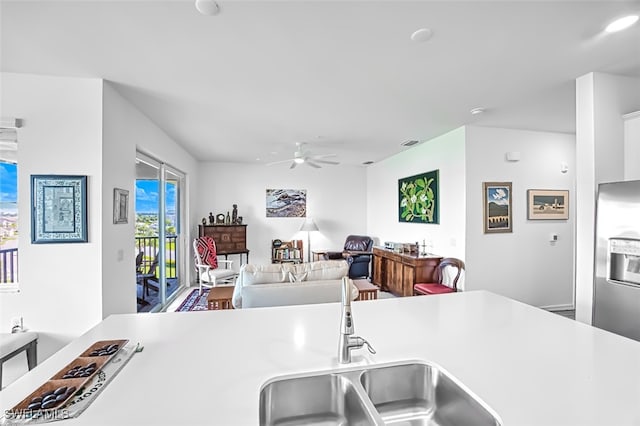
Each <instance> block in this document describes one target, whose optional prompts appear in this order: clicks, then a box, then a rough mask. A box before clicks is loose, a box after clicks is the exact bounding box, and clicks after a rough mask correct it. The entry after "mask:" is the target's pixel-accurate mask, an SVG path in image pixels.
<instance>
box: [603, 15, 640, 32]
mask: <svg viewBox="0 0 640 426" xmlns="http://www.w3.org/2000/svg"><path fill="white" fill-rule="evenodd" d="M637 21H638V15H629V16H625V17H623V18H620V19H616V20H615V21H613V22H612V23H610V24H609V25H607V28H605V31H606V32H608V33H615V32H618V31H622V30H624V29H627V28H629V27H630V26H632V25H633V24H635V23H636V22H637Z"/></svg>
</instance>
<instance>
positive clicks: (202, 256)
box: [193, 236, 238, 294]
mask: <svg viewBox="0 0 640 426" xmlns="http://www.w3.org/2000/svg"><path fill="white" fill-rule="evenodd" d="M193 254H194V260H195V266H196V271H197V273H198V281H199V283H200V293H201V294H202V287H207V288H211V287H216V286H217V285H218V284H226V285H229V284H231V285H233V282H234V280H235V278H236V277H237V275H238V274H237V273H236V272H235V271H234V270H233V260H222V259H218V255H217V252H216V243H215V241H214V240H213V238H211V237H207V236H204V237H200V238H196V239H195V240H193ZM220 264H224V266H225V267H224V268H220V267H219V265H220Z"/></svg>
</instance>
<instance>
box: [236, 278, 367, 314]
mask: <svg viewBox="0 0 640 426" xmlns="http://www.w3.org/2000/svg"><path fill="white" fill-rule="evenodd" d="M349 281H350V283H351V298H352V300H355V299H357V298H358V294H359V292H358V288H357V287H356V286H355V285H354V284H353V281H351V280H349ZM341 285H342V281H341V280H320V281H303V282H296V283H278V284H258V285H251V286H247V287H244V288H243V289H242V308H259V307H267V306H287V305H306V304H315V303H332V302H340V301H341V299H342V294H341Z"/></svg>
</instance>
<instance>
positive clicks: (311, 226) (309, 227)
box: [300, 217, 319, 262]
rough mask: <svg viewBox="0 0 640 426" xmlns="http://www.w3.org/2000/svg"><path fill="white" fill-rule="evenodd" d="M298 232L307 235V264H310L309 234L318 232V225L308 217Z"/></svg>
mask: <svg viewBox="0 0 640 426" xmlns="http://www.w3.org/2000/svg"><path fill="white" fill-rule="evenodd" d="M300 231H305V232H306V233H307V262H311V232H312V231H319V229H318V225H316V223H315V222H314V221H313V219H312V218H310V217H308V218H306V219H305V220H304V222H302V226H301V227H300Z"/></svg>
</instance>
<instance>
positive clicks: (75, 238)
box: [31, 175, 88, 244]
mask: <svg viewBox="0 0 640 426" xmlns="http://www.w3.org/2000/svg"><path fill="white" fill-rule="evenodd" d="M87 241H88V236H87V177H86V176H69V175H31V242H32V243H34V244H46V243H86V242H87Z"/></svg>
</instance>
